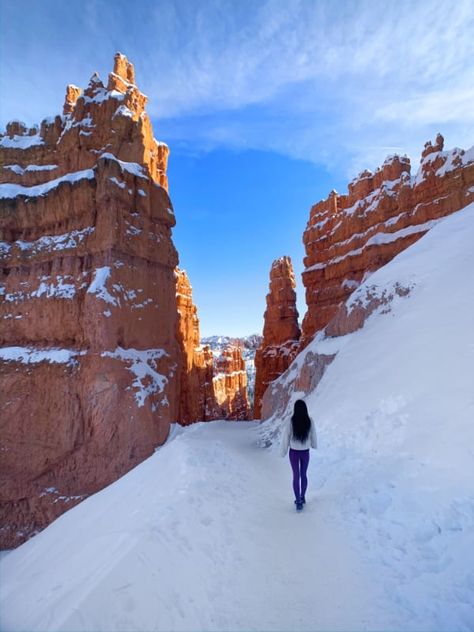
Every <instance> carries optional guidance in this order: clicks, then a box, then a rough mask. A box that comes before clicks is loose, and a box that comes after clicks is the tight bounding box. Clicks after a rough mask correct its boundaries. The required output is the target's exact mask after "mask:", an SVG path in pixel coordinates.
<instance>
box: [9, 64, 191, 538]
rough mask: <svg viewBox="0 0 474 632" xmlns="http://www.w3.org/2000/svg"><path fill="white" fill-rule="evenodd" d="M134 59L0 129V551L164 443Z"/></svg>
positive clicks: (173, 391)
mask: <svg viewBox="0 0 474 632" xmlns="http://www.w3.org/2000/svg"><path fill="white" fill-rule="evenodd" d="M145 104H146V97H145V96H144V95H143V94H142V93H141V92H140V91H139V89H138V88H137V87H136V85H135V84H134V75H133V67H132V65H131V64H130V63H129V62H128V61H127V60H126V58H125V57H124V56H123V55H120V54H117V55H116V57H115V67H114V72H113V73H112V74H111V75H110V77H109V83H108V86H107V88H106V87H104V85H103V84H102V82H101V80H100V79H99V78H98V76H97V75H94V76H93V77H92V79H91V81H90V83H89V86H88V87H87V88H86V90H85V91H84V92H83V93H82V94H81V92H80V90H79V89H78V88H75V87H74V86H69V87H68V89H67V93H66V100H65V104H64V110H63V111H64V114H63V115H61V116H60V115H58V116H56V117H53V118H51V119H46V120H44V121H42V123H41V125H40V126H38V127H33V128H31V129H27V128H26V126H25V125H23V124H21V123H19V122H13V123H10V124H9V125H8V126H7V129H6V132H5V133H4V134H2V135H0V159H1V162H0V165H1V169H0V177H1V180H0V182H1V183H2V184H0V204H1V206H0V240H1V241H0V258H1V262H2V266H1V268H0V294H1V300H0V322H1V331H0V411H1V418H2V459H1V463H0V477H1V484H0V501H1V505H0V522H1V525H2V527H1V529H0V545H1V546H2V547H4V548H11V547H14V546H16V545H18V544H19V543H21V542H22V541H23V540H25V539H26V538H27V537H28V536H30V535H31V534H33V533H34V532H36V531H37V530H40V529H42V528H43V527H44V526H46V525H47V524H48V523H49V522H51V521H52V520H53V519H54V518H56V517H57V516H58V515H59V514H61V513H62V512H63V511H64V510H66V509H69V508H70V507H71V506H72V505H74V504H75V503H77V502H78V501H79V500H81V499H82V498H84V497H86V496H87V495H89V494H91V493H94V492H95V491H97V490H98V489H100V488H102V487H103V486H105V485H107V484H109V483H110V482H112V481H113V480H115V479H117V478H118V477H119V476H121V475H122V474H124V473H125V472H126V471H127V470H129V469H130V468H132V467H133V466H134V465H136V464H137V463H138V462H140V461H141V460H143V459H144V458H146V457H147V456H149V455H150V454H151V453H152V452H153V450H154V448H155V447H156V446H157V445H159V444H161V443H163V441H164V440H165V439H166V437H167V435H168V432H169V424H170V420H174V419H176V416H177V411H178V397H179V392H178V386H179V384H178V379H177V372H178V370H179V366H178V365H179V359H180V352H179V348H178V344H177V340H176V328H177V307H176V291H175V290H176V285H175V273H174V269H175V267H176V265H177V262H178V257H177V253H176V250H175V248H174V245H173V242H172V239H171V229H172V227H173V226H174V224H175V218H174V214H173V208H172V205H171V202H170V199H169V196H168V192H167V179H166V164H167V158H168V149H167V147H166V145H164V144H163V143H159V142H157V141H156V140H155V139H154V138H153V131H152V127H151V123H150V120H149V118H148V115H147V114H146V111H145Z"/></svg>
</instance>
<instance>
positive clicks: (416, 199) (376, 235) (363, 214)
mask: <svg viewBox="0 0 474 632" xmlns="http://www.w3.org/2000/svg"><path fill="white" fill-rule="evenodd" d="M443 147H444V139H443V137H442V136H441V135H440V134H438V136H437V139H436V143H435V144H434V145H432V144H431V143H427V144H426V145H425V150H424V152H423V155H422V159H421V164H420V168H419V170H418V173H417V175H416V176H415V177H412V176H411V175H410V169H411V166H410V161H409V159H408V158H407V157H406V156H391V157H389V159H387V160H386V161H385V162H384V164H383V165H382V167H380V168H379V169H378V170H377V171H376V172H375V173H371V172H370V171H365V172H363V173H361V174H360V175H359V176H358V177H357V178H356V179H355V180H353V181H352V182H351V183H350V184H349V187H348V193H347V194H345V195H338V194H337V193H336V191H332V192H331V193H330V194H329V197H328V198H327V199H326V200H323V201H321V202H319V203H318V204H316V205H315V206H313V207H312V209H311V212H310V218H309V221H308V225H307V227H306V230H305V233H304V237H303V241H304V244H305V249H306V257H305V261H304V262H305V270H304V272H303V283H304V285H305V288H306V297H307V304H308V310H307V312H306V315H305V318H304V321H303V339H302V345H303V346H304V345H306V344H308V343H309V342H310V340H311V339H312V337H313V336H314V335H315V334H316V333H317V332H318V331H321V330H322V329H323V328H324V327H325V326H326V325H327V323H328V322H330V320H331V319H332V318H333V317H334V315H335V313H336V312H337V310H338V308H339V306H340V305H342V304H343V303H344V301H345V300H346V299H347V298H348V296H349V295H350V293H351V291H352V290H353V288H354V287H357V285H359V284H360V283H361V282H362V280H363V279H365V278H367V275H369V274H371V273H372V272H374V271H375V270H377V269H378V268H379V267H381V266H382V265H384V264H385V263H387V262H388V261H390V260H391V259H392V258H393V257H394V256H395V255H397V254H398V253H399V252H401V251H402V250H404V249H405V248H407V247H408V246H410V245H411V244H412V243H414V242H415V241H416V240H417V239H419V238H420V237H421V236H422V235H424V234H425V232H426V231H427V230H429V229H430V228H431V227H432V226H434V225H435V224H436V222H437V221H438V220H439V219H440V218H442V217H445V216H446V215H449V214H450V213H452V212H454V211H457V210H459V209H461V208H462V207H463V206H465V205H466V203H469V202H470V201H472V200H474V193H473V192H472V190H471V188H472V186H473V184H474V147H472V148H471V149H469V150H467V151H465V150H462V149H458V148H455V149H452V150H450V151H444V150H443Z"/></svg>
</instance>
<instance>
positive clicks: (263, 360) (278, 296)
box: [254, 257, 301, 419]
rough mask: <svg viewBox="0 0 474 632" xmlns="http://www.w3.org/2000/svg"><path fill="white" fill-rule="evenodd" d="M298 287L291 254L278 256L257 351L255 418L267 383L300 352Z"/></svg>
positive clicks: (271, 272) (258, 416) (258, 413)
mask: <svg viewBox="0 0 474 632" xmlns="http://www.w3.org/2000/svg"><path fill="white" fill-rule="evenodd" d="M295 287H296V282H295V275H294V272H293V265H292V263H291V259H290V257H281V258H280V259H276V260H275V261H274V262H273V264H272V268H271V270H270V291H269V293H268V294H267V299H266V300H267V309H266V311H265V314H264V327H263V341H262V343H261V345H260V347H259V348H258V350H257V353H256V355H255V369H256V377H255V400H254V418H255V419H259V418H260V413H261V401H262V396H263V394H264V392H265V390H266V388H267V386H268V385H269V384H270V382H273V380H275V379H276V378H277V377H279V376H280V375H281V374H282V373H284V372H285V371H286V369H287V368H288V366H289V365H290V364H291V362H292V361H293V359H294V357H295V356H296V354H297V352H298V347H299V339H300V334H301V332H300V328H299V325H298V311H297V309H296V292H295Z"/></svg>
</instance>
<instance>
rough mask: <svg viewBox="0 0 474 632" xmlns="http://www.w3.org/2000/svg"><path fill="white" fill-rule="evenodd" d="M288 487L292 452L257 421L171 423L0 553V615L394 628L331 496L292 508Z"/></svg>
mask: <svg viewBox="0 0 474 632" xmlns="http://www.w3.org/2000/svg"><path fill="white" fill-rule="evenodd" d="M315 470H316V467H315ZM270 472H271V475H270V476H269V473H270ZM289 492H290V480H289V466H288V463H287V462H286V460H283V459H279V458H276V457H275V456H274V455H273V454H271V453H270V452H268V451H263V450H260V449H258V448H257V447H256V445H255V425H254V424H238V423H235V422H234V423H233V422H213V423H206V424H203V423H201V424H195V425H193V426H192V427H190V428H188V429H186V430H183V429H182V428H175V429H174V431H173V433H172V439H171V440H170V441H169V442H168V443H167V445H166V446H165V447H163V448H161V449H160V450H158V451H157V452H156V453H155V454H154V455H153V456H152V457H150V458H149V459H148V460H147V461H145V462H144V463H142V464H141V465H140V466H138V467H137V468H135V469H134V470H132V471H131V472H130V473H129V474H127V475H126V476H124V477H123V478H122V479H121V480H120V481H118V482H117V483H115V484H114V485H111V486H110V487H108V488H106V489H105V490H103V491H102V492H99V493H98V494H96V495H94V496H92V497H90V498H88V499H87V500H85V501H84V502H83V503H82V504H80V505H79V506H77V507H75V508H73V509H71V510H70V511H69V512H67V513H66V514H65V515H63V516H62V517H61V518H59V519H58V520H57V521H55V522H54V523H53V524H52V525H51V526H50V527H49V528H48V529H46V530H45V531H43V532H42V533H40V534H39V535H37V536H35V537H34V538H33V539H32V540H30V541H29V542H27V543H26V544H24V545H23V546H22V547H20V548H19V549H17V550H15V551H12V552H11V553H9V554H8V555H7V556H6V557H5V558H4V559H3V560H1V562H0V563H1V569H2V577H3V581H2V584H1V587H0V590H1V592H2V594H1V602H0V604H1V606H2V613H3V614H2V618H3V627H4V628H6V629H9V630H20V629H28V630H31V631H34V630H71V631H72V630H74V631H77V632H79V631H80V630H97V631H99V630H103V631H105V630H107V631H110V630H122V631H125V630H157V631H158V630H190V631H191V630H194V631H197V630H216V631H217V630H250V629H252V630H296V629H298V630H315V629H320V630H327V629H333V630H335V629H339V630H347V629H367V628H372V629H377V628H378V627H379V626H381V627H385V629H388V628H391V629H395V625H394V622H393V621H392V619H391V618H390V617H387V616H386V614H385V612H380V606H379V603H378V602H379V597H380V594H381V592H382V587H381V586H379V585H378V583H377V582H376V581H374V580H371V579H370V578H369V577H368V576H367V569H366V565H365V563H364V562H363V561H361V560H360V559H358V557H357V549H356V547H355V539H354V537H353V536H352V534H351V533H350V531H349V530H347V531H346V530H344V525H341V524H340V523H339V522H338V521H337V516H336V515H335V514H334V512H333V511H331V498H330V497H328V496H327V495H326V496H324V497H320V498H318V499H315V496H314V490H313V494H312V495H311V496H308V505H307V507H306V509H305V513H304V515H301V516H300V515H297V514H296V513H295V511H294V509H293V502H292V500H291V498H290V493H289ZM290 534H291V536H290ZM328 606H329V607H328Z"/></svg>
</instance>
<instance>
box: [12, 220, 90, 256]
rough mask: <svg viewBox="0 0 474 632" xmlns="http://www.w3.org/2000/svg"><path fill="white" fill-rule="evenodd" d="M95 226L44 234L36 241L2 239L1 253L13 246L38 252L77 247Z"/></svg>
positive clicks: (34, 252) (23, 250)
mask: <svg viewBox="0 0 474 632" xmlns="http://www.w3.org/2000/svg"><path fill="white" fill-rule="evenodd" d="M94 230H95V228H94V227H93V226H88V227H87V228H82V229H81V230H72V231H69V232H67V233H62V234H61V235H43V237H39V238H38V239H35V240H34V241H23V240H21V239H19V240H18V241H14V242H12V243H10V242H6V241H0V253H1V252H5V253H9V252H10V250H11V249H12V248H15V247H16V248H19V249H20V250H21V251H22V252H25V251H31V253H32V254H37V253H38V252H42V251H44V250H49V251H51V250H65V249H68V248H76V247H77V246H78V245H79V244H81V243H82V242H83V241H84V239H85V238H86V237H88V236H89V235H91V234H92V233H93V232H94Z"/></svg>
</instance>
